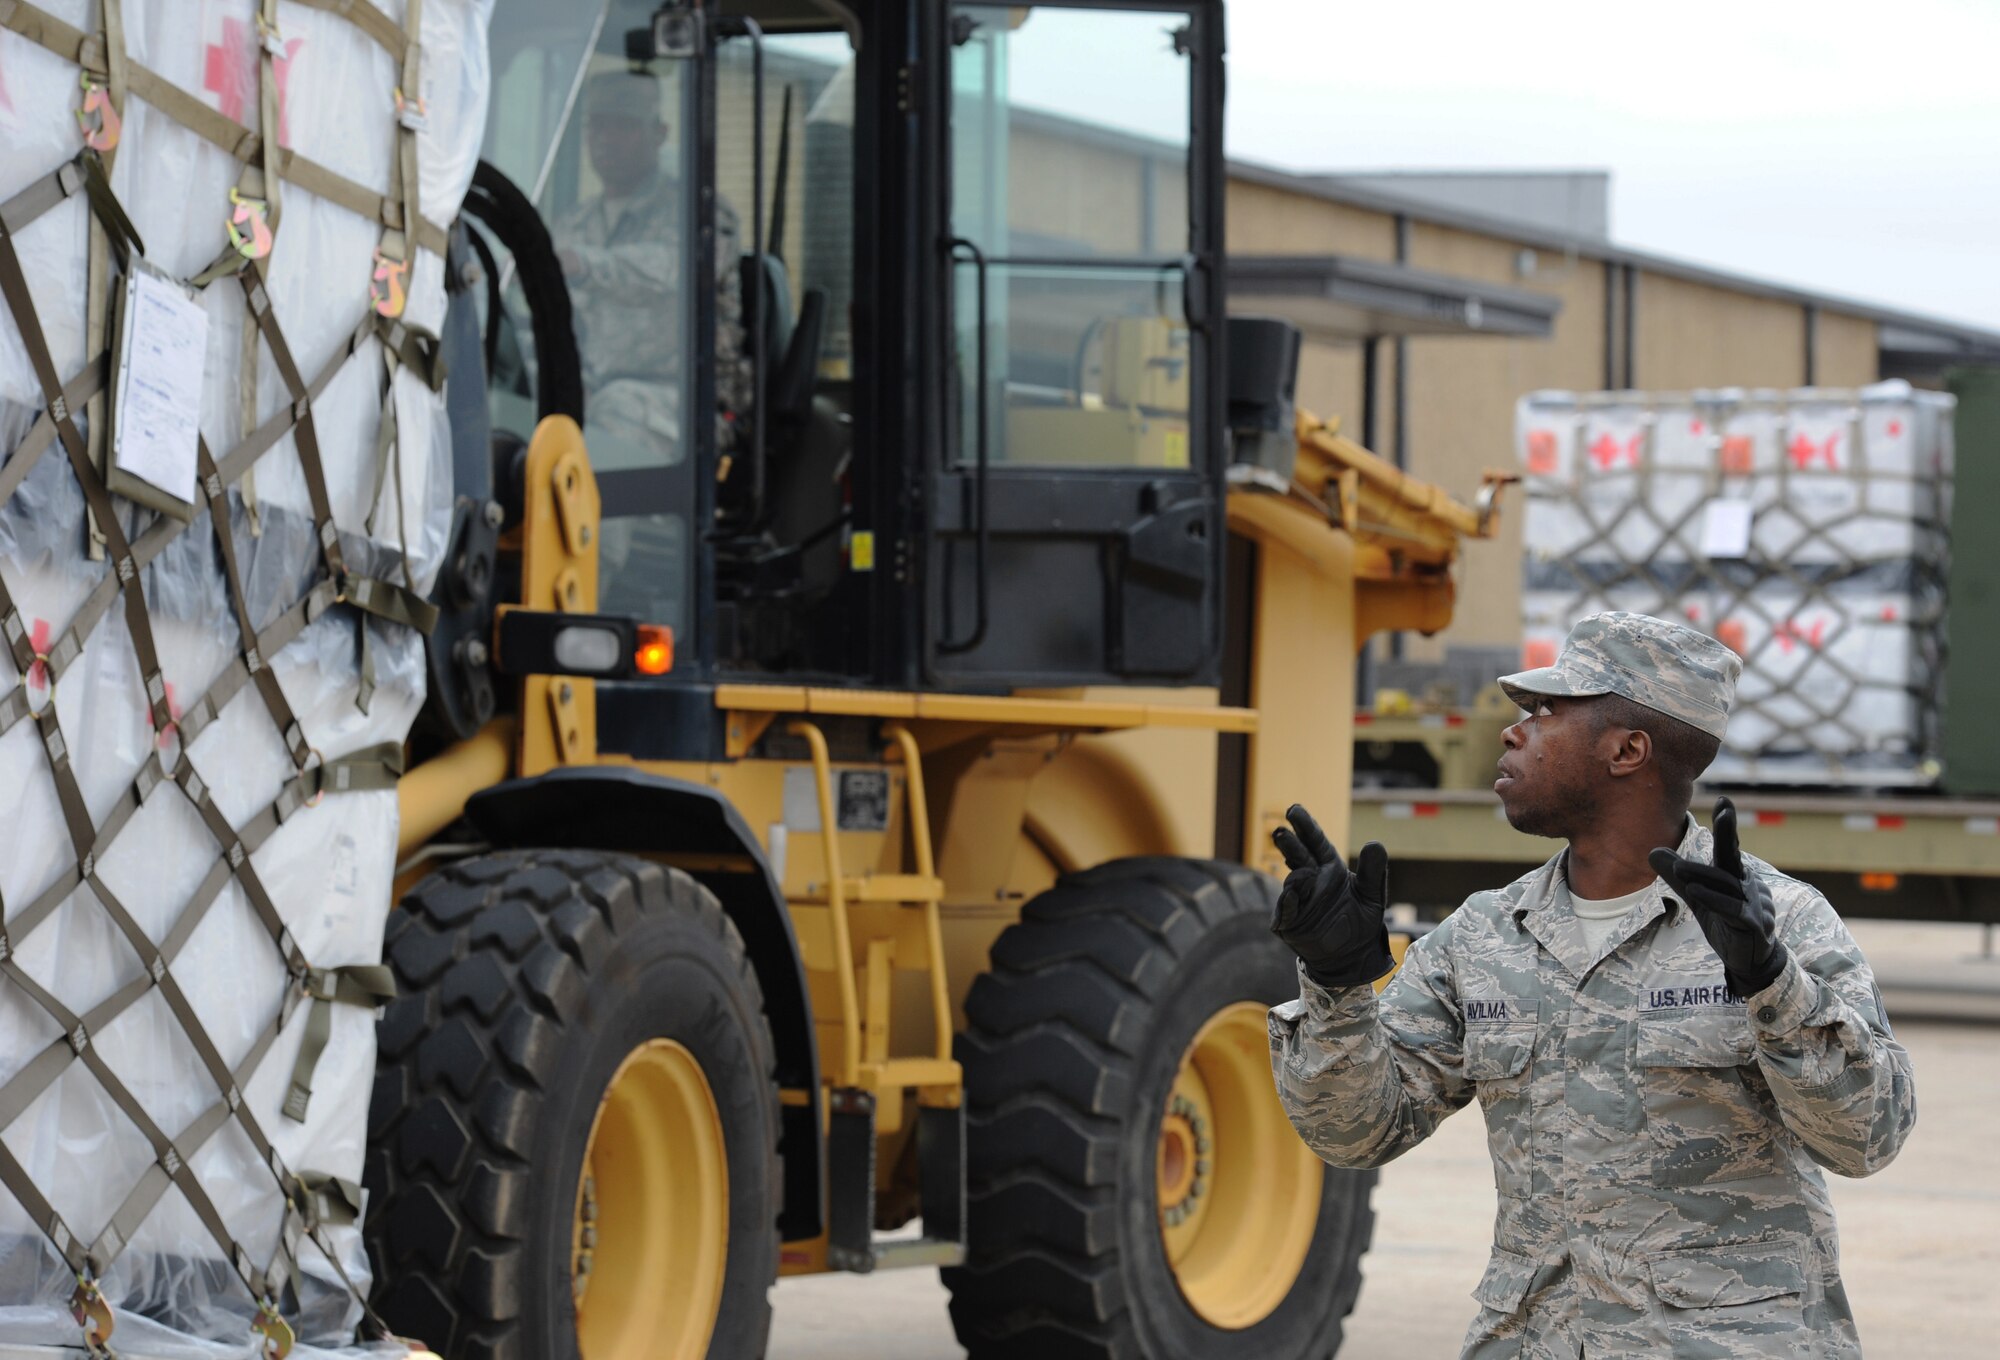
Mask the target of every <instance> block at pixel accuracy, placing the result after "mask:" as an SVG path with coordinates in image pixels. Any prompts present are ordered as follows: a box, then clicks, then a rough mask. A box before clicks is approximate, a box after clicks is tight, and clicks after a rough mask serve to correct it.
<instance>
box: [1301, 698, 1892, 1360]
mask: <svg viewBox="0 0 2000 1360" xmlns="http://www.w3.org/2000/svg"><path fill="white" fill-rule="evenodd" d="M1517 678H1518V677H1511V676H1510V677H1509V679H1510V680H1513V679H1517ZM1712 846H1713V841H1712V838H1711V837H1710V835H1709V833H1708V832H1707V831H1705V830H1703V829H1701V828H1700V827H1698V826H1696V825H1695V824H1694V822H1693V819H1692V818H1690V819H1689V822H1688V830H1687V834H1686V835H1685V836H1684V837H1683V838H1682V840H1681V844H1680V847H1679V849H1680V853H1681V854H1682V855H1684V856H1689V857H1692V858H1694V859H1697V860H1702V861H1707V860H1708V859H1709V858H1710V856H1711V852H1712ZM1744 864H1745V865H1746V866H1747V868H1748V871H1749V872H1752V873H1755V874H1758V875H1760V876H1762V877H1763V878H1764V879H1765V880H1766V881H1767V882H1768V883H1769V884H1770V887H1771V895H1772V898H1773V900H1774V903H1775V905H1776V909H1777V917H1778V921H1777V930H1778V938H1779V939H1780V940H1782V941H1783V942H1784V944H1785V947H1786V949H1787V950H1789V951H1790V954H1791V960H1790V962H1788V963H1787V964H1786V965H1785V971H1784V972H1783V973H1782V974H1781V975H1780V976H1779V977H1778V980H1777V981H1776V982H1774V983H1772V984H1771V986H1770V987H1768V988H1766V989H1765V990H1764V991H1762V992H1760V993H1758V994H1757V995H1756V996H1753V997H1751V998H1749V1000H1748V1003H1747V1005H1746V1003H1745V1001H1744V1000H1743V999H1742V998H1739V997H1736V996H1733V995H1731V994H1730V992H1729V989H1728V986H1727V984H1726V983H1725V982H1724V980H1723V973H1722V965H1721V962H1720V960H1718V959H1717V958H1716V956H1715V953H1714V951H1713V950H1712V949H1711V948H1710V946H1709V943H1708V940H1707V939H1706V938H1705V937H1704V936H1703V934H1702V931H1701V928H1700V926H1699V925H1698V924H1697V923H1696V922H1695V920H1694V917H1693V914H1692V912H1690V911H1689V909H1688V908H1687V907H1686V906H1685V905H1684V904H1682V903H1680V902H1679V901H1677V900H1676V899H1675V898H1674V897H1673V896H1672V895H1671V894H1670V893H1669V892H1668V891H1667V888H1666V885H1665V884H1664V883H1662V882H1660V881H1659V880H1657V879H1656V880H1655V881H1654V883H1653V886H1652V888H1651V889H1650V890H1649V891H1648V892H1647V894H1646V896H1645V897H1644V898H1643V899H1641V901H1640V903H1639V904H1638V905H1637V906H1635V907H1633V908H1632V909H1631V911H1630V912H1629V913H1627V914H1626V915H1625V916H1624V917H1623V918H1621V919H1620V920H1619V922H1618V924H1617V927H1616V928H1615V929H1614V930H1613V932H1612V934H1611V937H1610V939H1609V940H1608V941H1607V942H1606V943H1605V945H1604V947H1603V948H1602V949H1600V950H1592V949H1590V948H1588V947H1587V946H1586V944H1585V942H1584V937H1583V932H1582V928H1581V927H1580V926H1579V924H1578V922H1577V918H1576V915H1575V913H1574V912H1573V911H1572V910H1571V909H1570V907H1569V904H1568V902H1567V901H1566V900H1565V898H1564V894H1565V893H1566V892H1567V889H1566V887H1565V886H1564V878H1563V856H1562V855H1558V856H1556V858H1554V859H1552V860H1550V861H1549V862H1548V863H1547V864H1545V865H1543V866H1542V867H1541V868H1539V869H1537V870H1535V871H1534V872H1532V873H1530V874H1527V875H1526V876H1524V877H1522V878H1520V879H1518V880H1517V881H1515V882H1514V883H1512V884H1510V885H1508V886H1507V887H1505V888H1502V889H1500V890H1499V891H1497V892H1485V893H1479V894H1477V895H1475V896H1474V897H1472V898H1471V899H1470V900H1468V901H1467V902H1466V903H1465V905H1464V906H1462V907H1460V908H1459V909H1458V910H1457V911H1456V912H1454V913H1453V914H1452V916H1451V917H1450V919H1448V920H1447V921H1445V922H1444V923H1443V924H1442V925H1440V926H1439V927H1438V928H1437V929H1436V930H1434V931H1432V932H1431V933H1430V934H1428V935H1426V936H1424V937H1423V938H1422V939H1420V940H1418V941H1417V942H1416V943H1415V945H1414V946H1413V947H1412V948H1411V950H1410V952H1409V955H1408V957H1407V958H1406V959H1405V960H1404V962H1403V966H1402V968H1401V969H1400V970H1399V971H1398V972H1397V974H1396V976H1395V978H1394V979H1393V980H1392V981H1391V982H1390V983H1389V986H1388V988H1387V989H1386V990H1385V991H1384V992H1383V994H1382V996H1381V1000H1380V1004H1379V1005H1378V1003H1377V999H1376V995H1375V991H1374V989H1373V988H1372V987H1367V986H1362V987H1350V988H1343V989H1340V990H1338V991H1333V992H1329V991H1327V990H1326V989H1324V988H1321V987H1320V986H1318V985H1317V984H1315V983H1313V982H1312V981H1311V980H1309V979H1307V978H1306V977H1305V975H1304V972H1303V970H1301V973H1300V979H1301V981H1300V986H1301V990H1302V995H1301V997H1300V999H1299V1000H1297V1001H1292V1002H1287V1003H1286V1004H1285V1005H1282V1006H1280V1007H1278V1008H1277V1009H1276V1010H1274V1011H1273V1012H1272V1013H1271V1025H1270V1028H1271V1050H1272V1061H1273V1066H1274V1069H1275V1072H1276V1075H1277V1082H1278V1090H1279V1093H1280V1095H1281V1096H1282V1097H1283V1099H1284V1103H1285V1107H1286V1109H1287V1111H1288V1112H1289V1113H1290V1114H1291V1117H1292V1122H1293V1124H1294V1125H1295V1126H1296V1127H1297V1128H1298V1130H1299V1133H1300V1136H1301V1137H1303V1138H1304V1139H1305V1141H1306V1142H1307V1143H1308V1144H1309V1145H1310V1146H1311V1147H1312V1148H1313V1149H1314V1151H1316V1152H1318V1153H1319V1155H1320V1156H1321V1157H1323V1158H1324V1159H1325V1160H1327V1161H1329V1162H1332V1163H1334V1164H1335V1165H1338V1166H1379V1165H1381V1164H1382V1163H1384V1162H1387V1161H1389V1160H1390V1159H1391V1158H1393V1157H1396V1156H1397V1155H1399V1154H1401V1153H1403V1152H1406V1151H1408V1150H1409V1149H1410V1148H1412V1147H1414V1146H1416V1144H1418V1143H1419V1142H1421V1141H1423V1139H1424V1138H1425V1137H1427V1136H1428V1135H1429V1134H1430V1133H1431V1131H1432V1130H1433V1129H1435V1128H1436V1127H1437V1125H1438V1122H1439V1121H1440V1120H1442V1119H1443V1118H1444V1117H1445V1116H1446V1115H1448V1114H1450V1113H1451V1112H1452V1111H1454V1110H1456V1109H1459V1108H1460V1107H1462V1106H1464V1105H1465V1104H1466V1103H1468V1102H1469V1101H1471V1100H1472V1098H1473V1097H1474V1096H1475V1095H1476V1096H1477V1097H1478V1098H1479V1102H1480V1104H1481V1106H1482V1107H1483V1108H1484V1110H1485V1114H1486V1128H1487V1142H1488V1144H1489V1147H1490V1149H1491V1152H1492V1156H1493V1170H1494V1179H1495V1181H1496V1183H1497V1186H1498V1189H1499V1192H1500V1211H1499V1218H1498V1221H1497V1223H1496V1224H1495V1226H1494V1245H1493V1255H1492V1260H1491V1263H1490V1264H1489V1265H1488V1267H1487V1270H1486V1274H1485V1277H1484V1278H1483V1279H1482V1280H1480V1282H1479V1287H1478V1288H1477V1289H1476V1290H1475V1291H1474V1297H1475V1298H1476V1299H1477V1300H1478V1301H1479V1303H1480V1304H1481V1305H1483V1306H1482V1308H1481V1310H1480V1313H1479V1316H1478V1317H1477V1318H1476V1319H1474V1321H1473V1324H1472V1328H1471V1330H1470V1331H1469V1332H1468V1334H1467V1336H1466V1341H1465V1350H1464V1354H1465V1355H1466V1356H1468V1357H1479V1358H1480V1360H1487V1358H1488V1357H1502V1356H1505V1357H1516V1356H1519V1357H1526V1358H1528V1360H1551V1358H1552V1357H1557V1356H1561V1357H1564V1360H1570V1357H1575V1356H1577V1355H1580V1354H1581V1355H1587V1356H1591V1357H1599V1356H1606V1357H1613V1356H1615V1357H1638V1356H1645V1357H1655V1356H1670V1355H1671V1356H1676V1357H1738V1356H1756V1357H1767V1356H1787V1357H1789V1356H1797V1357H1802V1358H1803V1357H1812V1360H1827V1358H1828V1357H1835V1358H1836V1360H1848V1358H1849V1357H1858V1356H1859V1355H1860V1353H1861V1350H1860V1343H1859V1341H1858V1339H1857V1337H1856V1334H1855V1328H1854V1318H1853V1314H1852V1313H1851V1311H1850V1310H1849V1308H1848V1303H1847V1294H1846V1291H1845V1290H1844V1289H1843V1287H1842V1285H1841V1280H1840V1257H1839V1248H1838V1245H1837V1239H1836V1236H1835V1231H1834V1221H1833V1211H1832V1207H1831V1205H1830V1203H1829V1202H1828V1199H1827V1193H1826V1184H1825V1181H1824V1180H1823V1179H1822V1178H1821V1175H1820V1171H1819V1166H1826V1167H1830V1168H1832V1169H1833V1170H1835V1171H1837V1172H1839V1173H1841V1174H1842V1175H1847V1176H1865V1175H1867V1174H1869V1173H1870V1172H1873V1171H1876V1170H1878V1169H1880V1168H1881V1167H1882V1166H1884V1165H1886V1164H1887V1163H1888V1162H1889V1160H1890V1159H1891V1158H1893V1157H1894V1156H1895V1155H1896V1152H1897V1149H1898V1148H1900V1147H1901V1146H1902V1143H1903V1139H1904V1138H1905V1136H1907V1134H1908V1133H1909V1130H1910V1126H1911V1124H1912V1123H1913V1122H1914V1121H1915V1118H1916V1102H1915V1096H1914V1090H1913V1086H1912V1083H1911V1076H1910V1066H1909V1056H1908V1055H1907V1054H1906V1053H1905V1052H1904V1051H1903V1049H1902V1047H1901V1045H1899V1044H1898V1043H1897V1042H1896V1041H1895V1039H1894V1037H1892V1035H1891V1034H1890V1032H1889V1026H1888V1022H1887V1020H1886V1019H1885V1018H1884V1016H1883V1012H1882V1002H1881V995H1880V993H1879V992H1878V991H1877V989H1876V986H1875V980H1874V976H1873V974H1872V973H1871V972H1870V971H1869V968H1868V964H1867V962H1866V961H1865V960H1864V959H1863V958H1862V957H1861V951H1860V950H1859V949H1858V948H1857V947H1856V945H1855V943H1854V940H1853V938H1852V937H1851V936H1850V935H1849V934H1848V933H1847V929H1846V927H1845V926H1843V925H1842V924H1841V922H1840V918H1839V917H1838V916H1836V915H1835V914H1834V911H1833V908H1832V907H1831V906H1830V905H1828V903H1827V901H1826V899H1825V898H1824V897H1822V896H1820V894H1819V893H1817V892H1816V891H1814V890H1813V889H1812V888H1811V887H1809V886H1807V885H1806V884H1804V883H1801V882H1799V881H1797V880H1796V879H1792V878H1788V877H1786V876H1785V875H1783V874H1780V873H1779V872H1777V871H1776V870H1775V869H1773V868H1771V867H1770V866H1769V865H1768V864H1765V863H1763V862H1762V861H1761V860H1757V859H1754V858H1752V857H1750V856H1748V855H1745V856H1744ZM1815 1163H1818V1165H1817V1166H1816V1165H1814V1164H1815Z"/></svg>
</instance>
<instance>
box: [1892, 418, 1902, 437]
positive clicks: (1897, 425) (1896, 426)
mask: <svg viewBox="0 0 2000 1360" xmlns="http://www.w3.org/2000/svg"><path fill="white" fill-rule="evenodd" d="M1902 432H1903V422H1902V421H1900V420H1892V421H1890V422H1889V434H1890V436H1891V437H1894V436H1896V435H1899V434H1901V433H1902Z"/></svg>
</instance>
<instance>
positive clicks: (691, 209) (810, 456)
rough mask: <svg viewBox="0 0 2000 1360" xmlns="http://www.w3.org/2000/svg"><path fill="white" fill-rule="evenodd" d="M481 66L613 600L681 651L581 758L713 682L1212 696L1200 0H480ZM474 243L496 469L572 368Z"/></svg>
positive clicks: (603, 601) (1213, 197)
mask: <svg viewBox="0 0 2000 1360" xmlns="http://www.w3.org/2000/svg"><path fill="white" fill-rule="evenodd" d="M491 51H492V60H493V63H494V69H493V97H492V102H491V107H490V111H489V115H488V126H487V132H486V138H485V147H484V157H485V159H486V161H487V162H489V163H490V165H491V166H493V167H495V168H496V169H497V170H498V171H499V172H500V173H501V174H503V175H504V176H505V177H506V178H507V179H509V180H511V181H512V182H513V184H514V185H515V186H518V188H519V189H520V190H521V192H522V193H523V194H524V195H525V196H526V198H527V199H528V200H529V201H531V202H532V204H533V206H534V208H535V210H536V212H537V214H538V215H539V217H540V219H541V221H542V222H543V223H544V224H546V226H547V229H548V237H549V246H550V248H551V250H550V252H549V253H550V254H551V255H552V257H553V261H554V265H553V267H554V269H555V270H556V271H559V273H560V276H561V279H562V282H563V284H564V286H565V289H566V291H567V293H568V297H569V301H570V308H571V315H572V327H573V331H574V334H575V339H576V346H575V348H576V358H575V360H574V361H573V362H574V363H575V364H577V365H578V366H579V367H580V369H581V375H580V376H581V393H582V396H581V405H582V416H583V419H582V425H583V430H584V434H585V441H586V444H587V446H588V449H589V454H590V458H591V463H592V466H593V468H594V470H595V473H596V476H597V479H598V482H599V485H600V489H601V492H602V497H603V503H604V520H603V529H602V544H601V552H600V570H601V585H600V596H599V608H600V609H601V610H603V611H605V612H607V613H626V614H631V615H635V616H637V617H639V618H641V619H643V620H646V621H649V622H655V623H662V624H666V625H667V626H669V627H670V628H671V629H672V630H673V633H674V637H675V646H674V649H673V665H672V669H671V670H670V671H669V673H667V674H666V675H664V676H660V677H658V678H651V679H643V680H634V681H621V682H618V683H616V684H600V686H599V700H598V703H599V718H598V721H599V742H600V746H601V748H602V749H606V750H625V751H628V752H629V753H630V754H633V755H637V756H652V757H662V756H669V755H671V756H681V757H686V756H692V755H696V754H698V752H696V751H694V750H690V749H688V743H689V742H694V743H695V744H697V745H699V744H703V742H702V740H701V738H700V728H701V726H702V722H703V721H704V720H703V719H702V718H701V717H700V716H699V715H702V714H706V713H708V712H710V711H712V704H709V703H708V702H707V701H706V698H705V696H706V695H707V693H708V692H709V691H710V690H711V689H712V687H713V685H714V684H716V683H717V682H718V681H722V680H731V679H735V680H743V679H748V680H755V679H758V678H772V677H777V676H783V677H785V678H787V679H788V680H792V681H794V682H796V681H798V680H800V679H810V680H812V681H814V682H815V683H822V684H836V685H855V686H867V687H874V688H892V689H973V690H987V691H992V690H1004V689H1008V688H1013V687H1022V686H1067V685H1079V684H1105V683H1110V684H1117V683H1145V684H1200V683H1214V681H1215V679H1216V673H1217V665H1218V657H1219V653H1220V648H1221V625H1220V594H1221V576H1222V561H1223V478H1222V471H1223V466H1222V465H1223V462H1224V461H1225V450H1224V444H1223V405H1224V401H1223V391H1222V387H1223V374H1224V371H1225V370H1224V366H1223V365H1224V360H1223V353H1222V325H1223V323H1222V315H1223V279H1222V239H1221V235H1222V230H1221V229H1222V176H1223V168H1222V157H1221V126H1220V107H1221V85H1222V18H1221V7H1220V5H1219V3H1213V2H1209V0H1184V2H1181V3H1175V2H1173V0H1147V2H1146V3H1141V4H1134V3H1123V2H1122V0H1094V2H1093V3H1087V4H1086V3H1068V2H1067V0H1065V2H1064V3H1055V4H1036V5H1026V6H1022V5H974V4H962V3H952V4H930V3H913V2H912V0H894V2H890V0H882V2H881V3H877V2H875V0H847V2H842V0H751V2H747V3H734V2H732V3H722V4H716V3H682V4H674V5H668V6H666V7H664V8H662V7H660V6H658V5H657V4H656V3H638V2H637V0H595V2H594V3H589V4H582V5H576V6H546V5H542V4H538V3H534V0H500V3H499V5H498V6H497V8H496V12H495V14H494V17H493V21H492V43H491ZM474 236H475V237H476V238H477V239H476V241H475V243H474V244H475V246H476V248H477V249H478V250H479V251H480V253H482V254H483V255H484V256H485V261H484V263H485V265H486V267H487V269H486V272H487V273H488V275H490V279H489V286H488V287H487V289H485V290H484V293H483V296H481V297H480V298H479V306H480V308H481V316H480V321H481V332H482V335H483V339H484V346H485V358H486V361H487V364H486V366H487V370H488V374H489V402H488V407H489V410H488V415H489V417H490V420H491V424H492V430H493V443H494V446H495V449H496V457H495V465H496V474H495V475H496V478H498V479H499V480H500V481H501V482H503V483H504V479H505V478H506V476H507V475H508V472H509V469H510V466H511V464H510V462H509V460H510V459H514V458H518V450H519V449H520V448H521V447H522V446H524V444H525V441H526V439H527V437H528V435H529V434H530V433H531V432H532V429H533V425H534V422H535V420H536V418H537V415H538V411H541V410H542V408H543V407H544V406H545V403H543V402H541V401H540V400H539V398H538V394H540V393H542V392H544V391H545V389H546V387H547V385H548V382H549V381H550V378H551V375H550V374H547V373H544V372H541V371H540V370H541V368H542V366H543V365H544V364H548V363H556V362H566V361H565V360H563V359H562V356H561V355H559V354H558V353H557V352H556V349H555V348H554V347H551V346H548V345H546V344H544V345H538V344H537V343H536V339H535V326H534V324H533V318H532V317H531V315H530V313H531V312H532V310H533V308H532V306H531V305H530V302H529V299H530V297H531V296H536V295H537V293H538V290H537V289H536V288H535V287H534V286H533V285H534V283H535V280H533V279H529V278H526V277H524V275H525V274H527V273H528V272H529V262H528V261H527V260H526V258H525V256H522V257H521V258H517V257H516V255H515V254H512V253H510V252H509V251H507V250H506V249H505V248H503V247H502V246H501V245H500V244H498V243H497V242H496V241H495V240H494V239H492V233H482V232H479V231H477V230H475V232H474ZM543 272H545V273H546V272H547V268H546V267H545V268H544V271H543ZM474 291H475V292H477V291H478V290H474ZM546 291H547V289H546V288H543V289H541V290H540V292H541V293H546ZM544 348H547V349H549V351H550V352H549V353H548V354H546V355H545V354H542V353H540V350H542V349H544ZM668 748H671V749H668Z"/></svg>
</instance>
